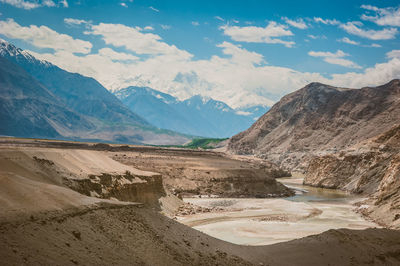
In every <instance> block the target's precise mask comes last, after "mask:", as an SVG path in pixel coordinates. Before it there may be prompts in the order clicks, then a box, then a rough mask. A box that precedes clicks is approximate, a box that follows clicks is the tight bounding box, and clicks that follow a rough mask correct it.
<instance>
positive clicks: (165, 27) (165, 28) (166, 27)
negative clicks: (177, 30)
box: [160, 24, 171, 30]
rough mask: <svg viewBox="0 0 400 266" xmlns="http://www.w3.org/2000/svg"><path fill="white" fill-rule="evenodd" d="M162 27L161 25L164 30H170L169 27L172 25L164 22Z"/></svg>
mask: <svg viewBox="0 0 400 266" xmlns="http://www.w3.org/2000/svg"><path fill="white" fill-rule="evenodd" d="M160 27H161V28H162V29H163V30H169V29H171V26H170V25H163V24H161V25H160Z"/></svg>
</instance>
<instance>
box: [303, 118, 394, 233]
mask: <svg viewBox="0 0 400 266" xmlns="http://www.w3.org/2000/svg"><path fill="white" fill-rule="evenodd" d="M399 151H400V125H397V126H395V127H393V128H392V129H390V130H389V131H387V132H385V133H383V134H381V135H379V136H377V137H374V138H372V139H369V140H366V141H363V142H361V143H359V144H356V145H354V146H352V147H349V148H348V149H346V150H343V151H341V152H340V153H335V154H330V155H325V156H321V157H316V158H314V159H312V160H311V162H310V165H309V167H308V169H307V174H306V178H305V180H304V183H305V184H307V185H312V186H318V187H327V188H338V189H342V190H347V191H350V192H354V193H363V194H365V195H368V196H369V197H370V198H369V199H368V200H366V201H365V202H364V203H363V205H361V208H360V211H362V212H363V213H364V214H366V215H368V216H370V217H371V218H373V219H374V220H376V221H377V222H379V223H381V224H383V225H385V226H389V227H394V228H400V153H399Z"/></svg>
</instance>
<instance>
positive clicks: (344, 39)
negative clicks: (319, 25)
mask: <svg viewBox="0 0 400 266" xmlns="http://www.w3.org/2000/svg"><path fill="white" fill-rule="evenodd" d="M338 42H344V43H348V44H352V45H359V44H360V43H359V42H356V41H353V40H350V39H349V38H347V37H343V38H342V39H339V40H338Z"/></svg>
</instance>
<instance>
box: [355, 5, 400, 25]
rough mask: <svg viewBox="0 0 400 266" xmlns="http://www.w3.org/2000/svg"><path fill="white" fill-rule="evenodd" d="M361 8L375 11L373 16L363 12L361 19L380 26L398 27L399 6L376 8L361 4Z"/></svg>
mask: <svg viewBox="0 0 400 266" xmlns="http://www.w3.org/2000/svg"><path fill="white" fill-rule="evenodd" d="M361 8H363V9H365V10H369V11H373V12H374V13H375V15H374V16H369V15H367V14H363V15H362V16H361V19H363V20H369V21H372V22H375V23H376V24H377V25H380V26H396V27H400V7H397V8H393V7H388V8H378V7H375V6H371V5H362V6H361Z"/></svg>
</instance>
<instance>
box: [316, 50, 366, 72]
mask: <svg viewBox="0 0 400 266" xmlns="http://www.w3.org/2000/svg"><path fill="white" fill-rule="evenodd" d="M308 55H310V56H313V57H322V58H323V59H324V61H325V62H327V63H329V64H334V65H340V66H344V67H350V68H361V67H360V66H359V65H357V64H356V63H354V62H353V61H351V60H348V59H344V58H343V57H346V56H349V54H347V53H345V52H343V51H342V50H337V51H336V53H331V52H315V51H310V52H308Z"/></svg>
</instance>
